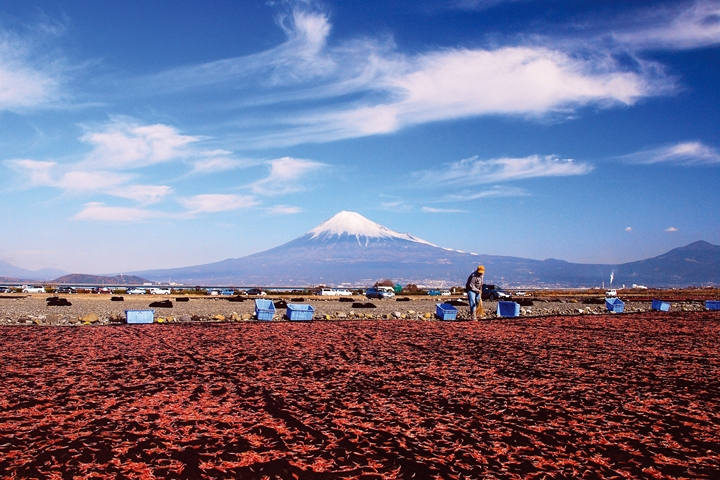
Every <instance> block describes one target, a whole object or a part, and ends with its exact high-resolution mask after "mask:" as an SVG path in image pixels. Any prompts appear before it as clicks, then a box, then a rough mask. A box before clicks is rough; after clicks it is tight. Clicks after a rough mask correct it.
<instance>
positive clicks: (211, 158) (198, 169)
mask: <svg viewBox="0 0 720 480" xmlns="http://www.w3.org/2000/svg"><path fill="white" fill-rule="evenodd" d="M201 155H202V158H200V159H198V160H196V161H195V162H193V172H194V173H204V174H212V173H219V172H226V171H229V170H236V169H239V168H247V167H251V166H255V165H259V164H260V163H261V162H260V161H259V160H253V159H246V158H242V159H241V158H237V157H236V156H235V154H234V153H233V152H230V151H228V150H213V151H208V152H201Z"/></svg>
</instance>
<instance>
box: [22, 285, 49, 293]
mask: <svg viewBox="0 0 720 480" xmlns="http://www.w3.org/2000/svg"><path fill="white" fill-rule="evenodd" d="M22 293H45V287H42V286H38V285H32V286H30V285H25V286H24V287H23V289H22Z"/></svg>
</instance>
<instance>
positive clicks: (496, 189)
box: [444, 185, 530, 202]
mask: <svg viewBox="0 0 720 480" xmlns="http://www.w3.org/2000/svg"><path fill="white" fill-rule="evenodd" d="M529 195H530V193H529V192H528V191H527V190H525V189H524V188H518V187H508V186H506V185H503V186H500V185H495V186H492V187H490V188H485V189H482V190H466V191H463V192H461V193H459V194H452V195H448V196H446V197H445V198H444V200H445V201H453V202H457V201H465V202H467V201H472V200H479V199H481V198H502V197H527V196H529Z"/></svg>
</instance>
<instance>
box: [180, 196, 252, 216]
mask: <svg viewBox="0 0 720 480" xmlns="http://www.w3.org/2000/svg"><path fill="white" fill-rule="evenodd" d="M258 203H259V202H258V201H257V200H256V199H255V198H254V197H252V196H248V195H235V194H221V193H208V194H203V195H195V196H194V197H189V198H183V199H181V200H180V204H182V206H184V207H185V208H186V209H188V211H189V213H191V214H196V213H213V212H227V211H231V210H241V209H244V208H251V207H254V206H256V205H258Z"/></svg>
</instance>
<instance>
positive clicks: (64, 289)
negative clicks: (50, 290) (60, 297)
mask: <svg viewBox="0 0 720 480" xmlns="http://www.w3.org/2000/svg"><path fill="white" fill-rule="evenodd" d="M55 293H66V294H72V293H77V290H75V289H74V288H73V287H57V288H56V289H55Z"/></svg>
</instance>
